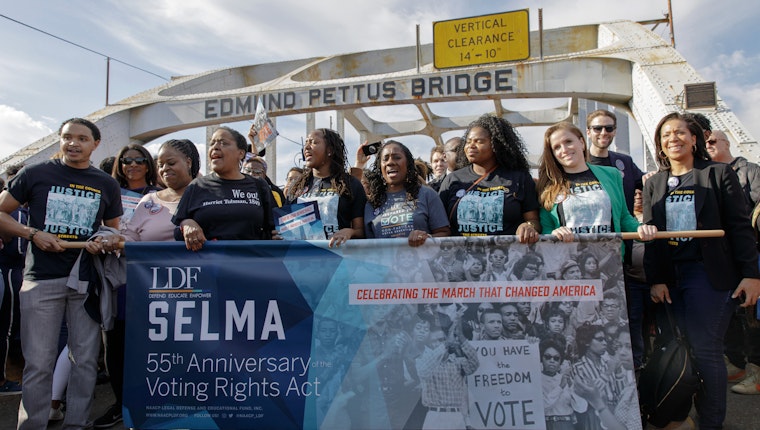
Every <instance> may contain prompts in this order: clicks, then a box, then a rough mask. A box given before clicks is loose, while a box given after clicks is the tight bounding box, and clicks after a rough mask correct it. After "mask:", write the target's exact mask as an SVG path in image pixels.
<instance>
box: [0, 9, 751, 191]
mask: <svg viewBox="0 0 760 430" xmlns="http://www.w3.org/2000/svg"><path fill="white" fill-rule="evenodd" d="M672 7H673V16H674V20H675V24H674V28H675V40H676V48H677V50H678V51H679V52H680V53H681V54H682V55H683V56H684V57H685V58H686V60H687V61H688V62H689V64H691V65H692V66H693V67H694V68H695V69H696V70H697V72H698V73H699V74H700V75H701V76H702V77H703V78H704V79H705V80H707V81H715V82H716V85H717V88H718V93H719V95H720V97H721V98H722V99H723V100H724V101H725V102H726V103H727V105H728V106H729V108H730V109H731V110H733V111H734V112H735V114H736V115H737V117H738V118H739V120H740V121H741V122H742V123H743V124H744V126H745V127H747V128H748V129H749V131H750V134H751V135H752V136H753V137H754V138H755V140H756V139H757V137H758V136H760V121H757V119H760V45H759V44H757V43H755V40H756V39H757V36H758V30H757V29H756V26H757V22H760V8H758V7H757V6H756V5H755V4H754V2H750V1H747V0H724V1H721V2H715V1H707V0H672ZM539 8H542V9H543V18H544V19H543V21H544V28H545V29H551V28H558V27H566V26H574V25H583V24H592V23H601V22H609V21H616V20H623V19H625V20H633V21H641V20H651V19H659V18H662V17H663V16H664V14H665V13H666V12H667V8H668V5H667V0H641V1H637V2H631V1H615V0H613V1H610V0H601V1H599V0H576V1H575V2H567V1H562V0H546V1H530V0H523V1H514V0H506V1H494V0H414V1H410V0H387V1H384V0H353V1H345V0H322V1H318V2H317V1H311V0H277V1H266V2H265V1H261V0H215V1H206V0H130V1H128V2H125V1H123V0H100V1H97V2H96V1H86V0H68V1H65V2H60V1H53V0H48V1H43V0H25V1H23V2H4V4H3V5H2V6H0V15H4V16H5V17H8V18H11V19H13V20H16V21H20V22H22V23H24V24H27V25H29V26H33V27H36V28H38V29H41V30H43V31H45V32H48V33H50V34H52V35H55V36H57V37H60V38H63V39H67V40H69V41H72V42H74V43H76V44H78V45H81V46H83V47H85V48H87V50H86V49H82V48H79V47H75V46H72V45H70V44H67V43H65V42H62V41H60V40H58V39H56V38H53V37H51V36H49V35H45V34H42V33H40V32H37V31H34V30H32V29H29V28H28V27H25V26H23V25H21V24H18V23H17V22H14V21H11V20H9V19H6V18H3V17H0V40H3V44H2V48H0V49H1V50H0V52H1V53H2V55H1V57H0V58H2V61H0V159H3V158H5V157H7V156H9V155H11V154H12V153H14V152H16V151H18V150H20V149H22V148H24V147H25V146H27V145H29V144H31V143H32V142H34V141H36V140H37V139H40V138H42V137H44V136H47V135H48V134H50V133H53V132H55V131H56V130H57V129H58V127H59V125H60V123H61V122H62V121H63V120H65V119H67V118H70V117H74V116H87V115H89V114H91V113H93V112H95V111H97V110H99V109H101V108H102V107H103V106H104V105H105V101H106V60H105V58H104V57H103V56H101V55H98V54H96V53H93V52H91V51H96V52H97V53H101V54H105V55H107V56H110V57H112V58H114V59H116V60H119V61H122V62H125V63H129V64H131V65H133V66H136V67H138V68H141V69H144V70H147V71H150V72H151V73H146V72H144V71H140V70H137V69H135V68H132V67H129V66H126V65H124V64H121V63H119V62H117V61H112V62H111V65H110V77H109V86H108V89H109V93H108V97H109V100H110V101H111V102H112V103H113V102H116V101H118V100H121V99H124V98H126V97H129V96H131V95H134V94H136V93H139V92H142V91H145V90H147V89H150V88H154V87H157V86H160V85H162V84H163V83H165V82H166V81H165V80H164V79H162V78H161V77H163V78H165V79H168V78H170V77H171V76H181V75H189V74H195V73H201V72H204V71H208V70H213V69H220V68H227V67H236V66H244V65H252V64H263V63H270V62H274V61H283V60H293V59H301V58H307V57H313V56H325V55H332V54H342V53H350V52H359V51H366V50H376V49H388V48H394V47H401V46H410V45H414V43H415V26H416V25H417V24H419V25H420V32H421V39H422V43H431V42H432V37H433V36H432V33H433V31H432V25H433V22H435V21H442V20H449V19H457V18H464V17H470V16H477V15H483V14H490V13H498V12H506V11H512V10H519V9H529V14H530V21H531V23H530V28H531V31H535V30H537V29H538V9H539ZM655 31H656V33H658V34H660V35H661V36H662V37H663V38H665V39H669V35H668V30H667V27H666V26H665V25H660V26H659V27H658V28H657V29H656V30H655ZM156 75H158V76H156ZM159 76H160V77H159ZM378 114H379V115H382V113H378ZM397 114H399V113H398V111H397ZM334 118H335V117H334V112H325V113H320V114H317V126H318V127H327V126H330V125H331V122H330V121H333V122H332V124H333V126H334ZM233 126H235V128H237V129H238V130H240V131H241V132H243V134H246V132H247V129H248V127H249V126H250V122H249V123H248V124H246V123H237V124H234V125H233ZM304 127H305V126H304V120H303V118H302V116H294V117H291V118H287V119H286V118H283V117H281V118H278V130H279V131H280V133H281V137H280V138H279V140H278V163H277V164H278V169H277V170H278V171H277V177H276V178H273V179H274V180H275V182H277V183H282V182H284V177H285V174H286V173H287V170H288V169H289V168H290V167H292V166H293V165H297V164H298V162H299V158H300V157H299V155H300V152H298V151H299V149H298V145H297V142H300V141H301V139H302V138H303V137H305V136H304V135H305V134H306V132H305V128H304ZM346 128H347V131H346V136H344V138H345V140H346V143H347V146H348V152H349V156H350V159H353V154H354V153H355V152H356V148H357V146H358V144H359V142H358V134H357V133H355V132H354V131H353V130H350V126H348V125H347V127H346ZM522 134H523V137H524V138H525V139H526V141H527V140H528V139H529V137H528V136H530V139H531V140H534V139H535V137H534V136H533V134H532V133H530V132H523V133H522ZM204 136H205V133H204V132H203V130H198V129H196V130H185V131H183V132H179V133H175V134H173V135H171V136H169V137H187V138H190V139H191V140H193V141H194V142H196V143H202V140H203V139H204ZM445 137H446V136H445ZM449 137H450V136H449ZM167 138H168V137H167V136H164V137H162V138H161V139H159V140H160V141H163V140H165V139H167ZM539 139H540V135H539ZM400 140H402V141H404V142H405V140H404V139H400ZM294 142H295V143H294ZM159 143H160V142H152V143H151V144H149V145H148V146H149V148H151V149H153V150H155V148H156V147H157V145H158V144H159ZM425 145H427V148H429V147H430V145H432V141H429V142H428V143H426V144H425ZM412 146H413V145H410V147H412ZM423 147H424V145H422V146H421V145H416V146H414V147H412V150H413V152H414V151H415V149H417V154H416V155H421V156H423V158H426V157H427V154H428V152H427V150H425V152H424V153H423V152H422V150H423ZM529 147H530V145H529Z"/></svg>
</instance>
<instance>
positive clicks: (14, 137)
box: [0, 105, 53, 158]
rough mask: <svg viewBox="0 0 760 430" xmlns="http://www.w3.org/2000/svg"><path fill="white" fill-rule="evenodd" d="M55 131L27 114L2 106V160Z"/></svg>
mask: <svg viewBox="0 0 760 430" xmlns="http://www.w3.org/2000/svg"><path fill="white" fill-rule="evenodd" d="M52 132H53V130H52V129H51V128H50V127H48V126H47V125H45V123H43V122H42V121H36V120H34V119H33V118H32V117H31V116H29V114H27V113H26V112H22V111H20V110H17V109H15V108H13V107H11V106H7V105H0V158H5V157H7V156H9V155H11V154H13V153H14V152H16V151H18V150H20V149H23V148H24V147H26V146H28V145H29V144H31V143H32V142H34V141H36V140H38V139H40V138H43V137H45V136H47V135H49V134H50V133H52Z"/></svg>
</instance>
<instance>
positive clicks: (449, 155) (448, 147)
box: [443, 137, 462, 172]
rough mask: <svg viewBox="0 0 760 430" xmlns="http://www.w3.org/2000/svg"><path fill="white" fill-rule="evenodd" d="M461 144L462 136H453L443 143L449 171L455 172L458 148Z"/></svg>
mask: <svg viewBox="0 0 760 430" xmlns="http://www.w3.org/2000/svg"><path fill="white" fill-rule="evenodd" d="M460 145H462V138H461V137H452V138H451V139H449V140H447V141H446V143H445V144H443V149H444V151H445V154H446V164H447V165H448V169H449V172H453V171H454V170H456V168H457V167H456V166H457V149H458V148H459V146H460Z"/></svg>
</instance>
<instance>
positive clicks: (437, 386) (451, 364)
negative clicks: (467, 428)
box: [417, 342, 479, 408]
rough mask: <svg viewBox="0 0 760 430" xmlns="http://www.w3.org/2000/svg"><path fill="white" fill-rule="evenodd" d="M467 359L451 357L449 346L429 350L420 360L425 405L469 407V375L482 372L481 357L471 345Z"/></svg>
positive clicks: (465, 349)
mask: <svg viewBox="0 0 760 430" xmlns="http://www.w3.org/2000/svg"><path fill="white" fill-rule="evenodd" d="M462 352H463V353H464V356H463V357H459V356H456V355H455V354H450V353H449V352H448V350H447V348H446V345H445V344H441V345H438V347H436V348H435V349H427V350H425V352H424V353H422V355H421V356H420V357H419V358H418V359H417V373H418V374H419V376H420V380H421V381H422V404H423V405H425V406H427V407H449V408H452V407H453V408H466V407H467V403H468V402H467V375H470V374H472V373H473V372H475V370H477V369H478V365H479V362H478V356H477V354H476V351H475V348H473V347H472V346H471V345H470V344H469V343H468V342H463V343H462Z"/></svg>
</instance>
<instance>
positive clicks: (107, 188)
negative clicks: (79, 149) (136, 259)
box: [8, 160, 122, 280]
mask: <svg viewBox="0 0 760 430" xmlns="http://www.w3.org/2000/svg"><path fill="white" fill-rule="evenodd" d="M8 191H9V192H10V194H11V195H12V196H13V198H14V199H16V200H17V201H18V202H19V203H21V204H24V203H28V204H29V226H30V227H34V228H37V229H39V230H40V231H45V232H48V233H52V234H55V235H57V236H58V237H59V238H60V239H63V240H68V241H85V240H87V239H89V238H90V236H92V234H93V233H94V232H96V231H97V230H98V228H99V227H100V225H101V224H102V222H103V221H104V220H106V221H108V220H111V219H114V218H118V217H120V216H121V214H122V208H121V189H120V188H119V183H118V182H116V180H115V179H114V178H112V177H111V176H109V175H108V174H106V173H105V172H103V171H102V170H100V169H98V168H96V167H92V166H90V167H88V168H86V169H75V168H73V167H69V166H67V165H66V164H64V163H63V161H61V160H49V161H43V162H42V163H39V164H34V165H31V166H27V167H24V168H23V169H21V171H19V173H18V175H16V176H15V177H14V178H13V179H12V180H11V181H10V184H9V186H8ZM29 249H30V251H31V252H27V259H26V271H25V273H24V277H25V278H26V279H30V280H35V279H55V278H63V277H66V276H68V275H69V273H70V272H71V269H72V267H73V266H74V262H75V261H76V259H77V256H78V255H79V252H80V251H81V250H79V249H70V250H67V251H65V252H62V253H57V252H45V251H42V250H41V249H39V248H37V247H36V246H34V245H31V246H30V248H29Z"/></svg>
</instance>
